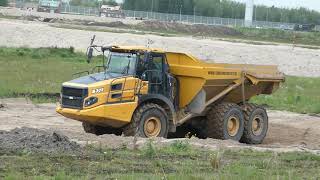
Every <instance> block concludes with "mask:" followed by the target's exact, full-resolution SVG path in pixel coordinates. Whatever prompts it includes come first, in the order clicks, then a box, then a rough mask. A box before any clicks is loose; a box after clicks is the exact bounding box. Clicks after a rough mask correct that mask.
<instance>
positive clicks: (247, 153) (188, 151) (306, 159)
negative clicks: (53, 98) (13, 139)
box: [0, 141, 320, 180]
mask: <svg viewBox="0 0 320 180" xmlns="http://www.w3.org/2000/svg"><path fill="white" fill-rule="evenodd" d="M217 154H218V155H217ZM0 162H1V164H0V179H5V180H15V179H26V178H27V179H106V178H107V179H159V180H160V179H268V180H269V179H317V178H319V177H320V176H319V174H320V156H318V155H313V154H309V153H298V152H292V153H276V152H257V151H252V150H219V151H210V150H206V149H201V150H200V149H195V148H193V147H191V145H189V144H188V142H186V141H185V142H180V141H176V142H174V143H173V144H171V145H165V146H162V147H158V146H155V144H154V143H153V142H152V141H151V142H149V143H147V144H146V146H145V147H143V148H142V149H138V150H131V149H127V148H126V146H123V147H122V148H118V149H103V148H95V147H93V146H90V147H86V150H85V153H84V154H81V155H74V156H66V155H63V154H58V155H46V154H32V153H27V152H24V153H14V154H5V153H3V152H0Z"/></svg>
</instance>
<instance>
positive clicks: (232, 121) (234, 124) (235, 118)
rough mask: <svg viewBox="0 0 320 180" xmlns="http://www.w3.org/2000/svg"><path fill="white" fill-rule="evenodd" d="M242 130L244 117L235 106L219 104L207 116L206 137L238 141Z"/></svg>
mask: <svg viewBox="0 0 320 180" xmlns="http://www.w3.org/2000/svg"><path fill="white" fill-rule="evenodd" d="M243 130H244V117H243V113H242V110H241V108H240V106H238V105H237V104H234V103H221V104H218V105H215V106H214V107H213V108H212V109H211V110H210V111H209V112H208V114H207V135H208V137H210V138H215V139H222V140H225V139H232V140H235V141H239V140H240V138H241V136H242V134H243Z"/></svg>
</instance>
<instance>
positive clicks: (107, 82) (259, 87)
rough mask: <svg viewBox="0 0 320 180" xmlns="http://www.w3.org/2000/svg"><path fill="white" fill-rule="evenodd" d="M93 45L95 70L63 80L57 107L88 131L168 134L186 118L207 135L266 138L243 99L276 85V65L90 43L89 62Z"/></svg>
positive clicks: (264, 118)
mask: <svg viewBox="0 0 320 180" xmlns="http://www.w3.org/2000/svg"><path fill="white" fill-rule="evenodd" d="M93 40H94V39H92V42H93ZM94 49H96V50H99V51H100V52H101V53H102V54H103V63H102V66H99V67H100V68H99V69H100V70H99V71H98V72H96V73H89V72H88V75H86V76H83V77H79V78H77V79H74V80H71V81H68V82H65V83H63V84H62V90H61V103H60V105H59V106H58V107H57V108H56V111H57V112H58V113H60V114H61V115H63V116H65V117H67V118H71V119H75V120H78V121H81V122H82V123H83V128H84V131H86V132H87V133H93V134H96V135H101V134H116V135H121V134H124V135H125V136H135V135H136V136H140V137H167V136H168V134H169V133H174V132H176V130H177V128H179V127H182V126H186V125H187V126H189V127H190V126H192V127H193V128H195V129H198V130H200V131H201V133H202V134H205V136H206V137H209V138H216V139H232V140H236V141H240V142H243V143H248V144H258V143H261V142H262V141H263V139H264V138H265V136H266V133H267V130H268V115H267V112H266V110H265V109H264V108H263V107H261V106H259V105H255V104H251V103H248V101H249V100H250V98H251V97H253V96H257V95H259V94H271V93H273V92H274V91H275V90H277V89H278V87H279V84H280V83H281V82H283V81H284V75H283V74H282V73H280V72H279V71H278V69H277V67H276V66H262V65H247V64H246V65H241V64H216V63H206V62H203V61H200V60H198V59H197V58H195V57H193V56H192V55H189V54H185V53H179V52H167V51H163V50H160V49H152V48H145V47H127V46H109V47H105V46H96V45H92V43H91V45H90V46H89V48H88V52H87V55H88V61H89V62H90V61H91V58H92V56H93V55H92V54H93V51H94Z"/></svg>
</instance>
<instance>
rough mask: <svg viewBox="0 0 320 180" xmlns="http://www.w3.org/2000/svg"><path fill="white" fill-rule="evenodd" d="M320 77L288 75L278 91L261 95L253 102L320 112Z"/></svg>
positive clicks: (288, 109)
mask: <svg viewBox="0 0 320 180" xmlns="http://www.w3.org/2000/svg"><path fill="white" fill-rule="evenodd" d="M319 87H320V78H307V77H294V76H287V77H286V82H285V83H283V84H282V85H281V87H280V89H279V90H278V91H276V92H275V93H274V94H272V95H260V96H257V97H254V98H252V100H251V101H252V102H254V103H257V104H266V105H268V106H271V108H273V109H277V110H287V111H293V112H299V113H320V93H319Z"/></svg>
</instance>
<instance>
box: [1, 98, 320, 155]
mask: <svg viewBox="0 0 320 180" xmlns="http://www.w3.org/2000/svg"><path fill="white" fill-rule="evenodd" d="M0 103H1V104H2V105H3V107H2V108H0V131H1V130H2V131H3V130H5V131H9V130H12V129H15V128H22V127H28V128H35V129H39V130H45V131H48V132H54V131H56V132H58V133H60V134H63V135H66V136H67V137H69V139H70V140H71V141H75V142H77V143H79V144H82V145H85V144H90V143H96V144H97V143H98V144H102V145H104V146H106V147H109V148H118V147H121V146H123V145H126V146H131V145H132V142H133V137H122V136H115V135H102V136H95V135H92V134H87V133H85V132H84V131H83V129H82V126H81V123H80V122H78V121H74V120H71V119H67V118H64V117H62V116H60V115H59V114H57V113H56V112H55V106H56V105H55V104H41V105H34V104H32V103H31V102H30V101H28V100H26V99H23V98H19V99H0ZM268 113H269V121H270V123H269V132H268V134H267V137H266V139H265V141H264V142H263V144H261V145H257V146H252V145H245V144H240V143H238V142H233V141H222V140H215V139H210V138H208V139H198V138H191V139H188V141H189V142H190V143H191V144H193V145H194V146H197V147H207V148H212V149H217V148H221V147H226V148H231V147H240V148H251V149H257V150H272V151H281V152H284V151H285V152H288V151H310V152H315V153H319V154H320V150H319V149H320V139H319V136H320V132H319V129H320V116H310V115H302V114H296V113H290V112H281V111H271V110H270V111H268ZM24 133H25V132H24ZM0 139H1V133H0ZM175 140H176V139H163V138H157V139H155V141H156V142H157V143H160V144H161V143H170V142H172V141H175ZM182 140H183V139H182ZM146 141H147V140H146V139H142V138H141V139H138V142H137V144H138V145H142V144H144V143H145V142H146Z"/></svg>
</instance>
